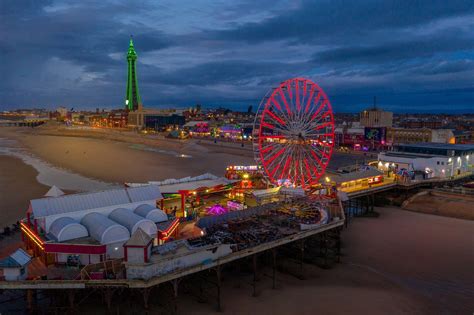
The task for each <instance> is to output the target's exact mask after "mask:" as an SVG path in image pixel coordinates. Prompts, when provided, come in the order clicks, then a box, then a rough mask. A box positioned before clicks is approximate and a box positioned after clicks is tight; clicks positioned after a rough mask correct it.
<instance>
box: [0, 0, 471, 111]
mask: <svg viewBox="0 0 474 315" xmlns="http://www.w3.org/2000/svg"><path fill="white" fill-rule="evenodd" d="M131 34H133V38H134V43H135V48H136V50H137V53H138V79H139V88H140V94H141V97H142V101H143V104H144V106H145V107H151V106H155V107H170V106H174V105H179V106H191V105H194V104H196V103H201V104H203V105H204V106H217V105H222V106H227V107H231V108H236V109H242V108H247V106H248V105H253V106H254V108H255V107H256V106H257V105H258V103H259V102H260V99H261V98H262V97H263V96H264V95H265V93H266V91H267V90H268V89H270V88H271V87H273V86H275V85H277V84H278V83H280V82H281V81H284V80H286V79H288V78H291V77H297V76H299V77H301V76H302V77H307V78H310V79H312V80H314V81H315V82H317V83H318V84H319V85H320V86H321V87H322V88H323V89H324V90H325V91H326V93H327V94H328V96H329V98H330V100H331V102H332V104H333V107H334V110H335V112H356V111H359V110H361V109H363V108H365V107H367V106H369V105H371V104H372V99H373V96H374V95H376V96H377V99H378V103H379V105H380V106H381V107H383V108H386V109H390V110H393V111H396V112H474V1H472V0H465V1H456V0H449V1H448V0H442V1H437V0H408V1H363V0H357V1H337V0H332V1H296V0H295V1H277V0H271V1H267V0H258V1H256V0H249V1H247V0H246V1H237V0H234V1H224V0H207V1H198V0H180V1H174V0H160V1H125V0H122V1H118V0H113V1H111V0H102V1H84V0H81V1H77V0H75V1H43V0H29V1H26V0H1V1H0V54H1V60H0V70H1V72H0V73H1V74H2V78H1V80H0V110H2V109H12V108H18V107H48V108H55V107H57V106H59V105H64V106H67V107H75V108H77V109H87V108H96V107H107V108H113V107H116V108H119V107H123V106H124V98H125V87H126V76H127V72H126V71H127V64H126V52H127V49H128V42H129V37H130V35H131Z"/></svg>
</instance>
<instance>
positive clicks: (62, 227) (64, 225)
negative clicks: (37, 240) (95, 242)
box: [49, 217, 89, 242]
mask: <svg viewBox="0 0 474 315" xmlns="http://www.w3.org/2000/svg"><path fill="white" fill-rule="evenodd" d="M49 235H51V236H52V237H54V239H56V240H57V241H58V242H64V241H68V240H73V239H76V238H80V237H87V236H89V232H88V231H87V229H86V227H85V226H84V225H82V224H80V223H79V222H77V221H76V220H74V219H72V218H70V217H62V218H58V219H56V220H54V222H53V223H52V224H51V226H50V228H49Z"/></svg>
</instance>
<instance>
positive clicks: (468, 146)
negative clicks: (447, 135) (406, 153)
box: [397, 142, 474, 151]
mask: <svg viewBox="0 0 474 315" xmlns="http://www.w3.org/2000/svg"><path fill="white" fill-rule="evenodd" d="M397 147H405V148H426V149H441V150H457V151H470V150H473V151H474V144H449V143H435V142H420V143H414V144H399V145H397Z"/></svg>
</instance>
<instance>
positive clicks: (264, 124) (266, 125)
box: [261, 122, 275, 129]
mask: <svg viewBox="0 0 474 315" xmlns="http://www.w3.org/2000/svg"><path fill="white" fill-rule="evenodd" d="M261 125H262V126H263V127H267V128H270V129H274V128H275V126H273V125H270V124H267V123H266V122H262V123H261Z"/></svg>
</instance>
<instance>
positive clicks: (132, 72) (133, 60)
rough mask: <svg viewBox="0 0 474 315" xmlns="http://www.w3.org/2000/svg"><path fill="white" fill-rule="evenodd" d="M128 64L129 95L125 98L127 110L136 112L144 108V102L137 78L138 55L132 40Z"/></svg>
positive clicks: (129, 47)
mask: <svg viewBox="0 0 474 315" xmlns="http://www.w3.org/2000/svg"><path fill="white" fill-rule="evenodd" d="M127 62H128V79H127V95H126V96H125V109H128V110H130V111H134V110H137V109H141V108H142V100H141V99H140V93H139V92H138V78H137V53H136V52H135V48H133V41H132V39H131V38H130V45H129V46H128V53H127Z"/></svg>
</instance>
